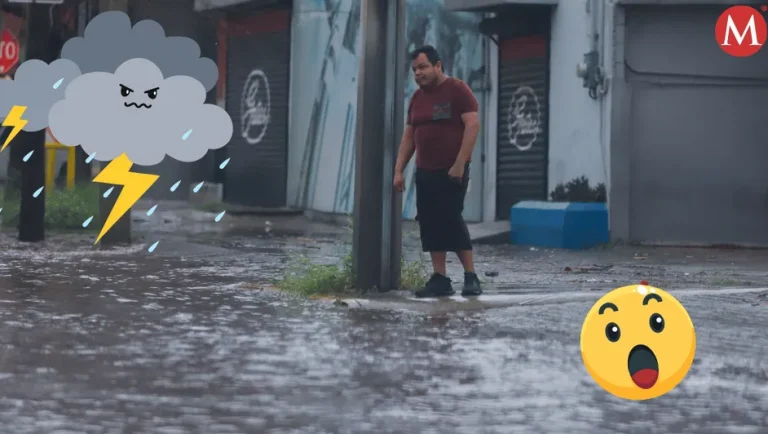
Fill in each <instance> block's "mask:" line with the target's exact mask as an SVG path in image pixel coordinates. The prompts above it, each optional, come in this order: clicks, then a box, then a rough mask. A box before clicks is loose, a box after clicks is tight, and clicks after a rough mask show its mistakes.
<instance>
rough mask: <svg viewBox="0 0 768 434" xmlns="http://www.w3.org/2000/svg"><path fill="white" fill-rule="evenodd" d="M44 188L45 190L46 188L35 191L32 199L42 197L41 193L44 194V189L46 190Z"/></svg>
mask: <svg viewBox="0 0 768 434" xmlns="http://www.w3.org/2000/svg"><path fill="white" fill-rule="evenodd" d="M44 188H45V187H40V188H38V189H37V190H35V192H34V193H32V197H35V198H36V197H38V196H40V193H42V192H43V189H44Z"/></svg>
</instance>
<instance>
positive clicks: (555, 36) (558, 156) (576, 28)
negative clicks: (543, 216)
mask: <svg viewBox="0 0 768 434" xmlns="http://www.w3.org/2000/svg"><path fill="white" fill-rule="evenodd" d="M588 1H589V0H568V1H561V2H560V4H559V5H558V6H557V7H556V8H555V10H554V14H553V17H552V48H551V60H550V62H551V64H550V67H551V72H550V74H551V77H550V99H551V101H550V104H551V105H550V123H549V147H550V148H549V189H550V191H551V190H552V189H554V187H555V186H556V185H557V184H558V183H561V182H563V183H564V182H568V181H570V180H572V179H574V178H578V177H580V176H586V177H587V179H589V181H590V184H591V185H592V186H595V185H597V184H598V183H606V184H607V180H608V179H610V177H609V161H610V160H609V155H608V145H607V144H608V143H609V142H608V138H607V136H606V134H607V133H606V131H608V122H606V121H604V119H605V118H604V114H605V113H610V107H608V106H607V105H606V104H608V103H606V102H605V101H606V99H604V98H601V99H599V100H598V101H595V100H593V99H592V98H590V97H589V96H588V93H587V89H586V88H584V87H583V84H582V79H581V78H579V77H577V76H576V65H577V64H578V63H579V62H582V61H583V58H584V57H583V56H584V53H586V52H588V51H590V49H591V44H590V41H591V32H592V27H591V25H592V23H591V20H592V14H593V13H594V14H597V18H598V22H601V21H602V20H601V19H600V10H599V9H598V10H596V11H593V10H589V7H588ZM599 3H604V2H602V1H600V2H599ZM599 27H600V29H599V31H600V33H604V34H608V35H611V34H612V32H611V30H610V27H609V28H608V29H607V32H603V26H602V23H600V26H599ZM604 42H605V43H606V44H608V46H609V47H610V38H608V40H605V41H604ZM601 45H602V42H601ZM606 51H610V49H608V50H606Z"/></svg>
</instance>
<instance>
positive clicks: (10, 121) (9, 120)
mask: <svg viewBox="0 0 768 434" xmlns="http://www.w3.org/2000/svg"><path fill="white" fill-rule="evenodd" d="M26 110H27V106H25V105H15V106H13V107H11V111H10V112H8V116H6V117H5V120H4V121H3V126H4V127H13V129H12V130H11V133H10V134H8V138H7V139H5V143H3V147H2V148H0V152H3V151H4V150H5V147H6V146H8V144H9V143H11V141H12V140H13V139H15V138H16V135H17V134H19V131H21V129H22V128H24V127H25V126H26V125H27V121H26V120H24V119H22V118H21V116H22V115H23V114H24V112H25V111H26Z"/></svg>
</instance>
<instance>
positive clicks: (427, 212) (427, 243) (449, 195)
mask: <svg viewBox="0 0 768 434" xmlns="http://www.w3.org/2000/svg"><path fill="white" fill-rule="evenodd" d="M468 186H469V163H467V165H466V167H465V168H464V178H463V179H461V180H460V181H459V180H457V179H453V178H451V177H450V176H448V169H443V170H425V169H416V220H418V222H419V232H420V234H421V248H422V250H423V251H425V252H458V251H461V250H472V243H471V241H470V239H469V231H468V230H467V224H466V223H465V222H464V217H463V216H462V215H461V214H462V212H463V211H464V197H465V196H466V194H467V187H468Z"/></svg>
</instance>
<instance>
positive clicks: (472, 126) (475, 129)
mask: <svg viewBox="0 0 768 434" xmlns="http://www.w3.org/2000/svg"><path fill="white" fill-rule="evenodd" d="M457 100H458V103H459V108H460V110H461V121H462V122H463V123H464V136H463V137H462V139H461V149H460V150H459V155H458V156H457V157H456V163H455V164H456V165H459V166H462V167H463V166H464V164H466V163H467V161H468V160H469V158H470V157H472V151H473V150H474V149H475V142H476V141H477V135H478V133H479V132H480V115H479V114H478V112H477V111H478V106H477V99H476V98H475V95H473V94H472V90H471V89H470V88H469V86H467V85H466V84H465V83H464V82H461V83H460V84H459V90H458V95H457Z"/></svg>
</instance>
